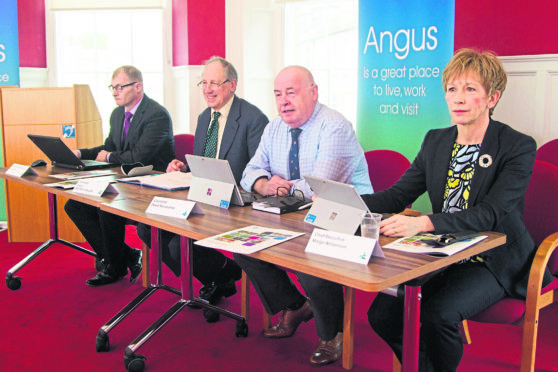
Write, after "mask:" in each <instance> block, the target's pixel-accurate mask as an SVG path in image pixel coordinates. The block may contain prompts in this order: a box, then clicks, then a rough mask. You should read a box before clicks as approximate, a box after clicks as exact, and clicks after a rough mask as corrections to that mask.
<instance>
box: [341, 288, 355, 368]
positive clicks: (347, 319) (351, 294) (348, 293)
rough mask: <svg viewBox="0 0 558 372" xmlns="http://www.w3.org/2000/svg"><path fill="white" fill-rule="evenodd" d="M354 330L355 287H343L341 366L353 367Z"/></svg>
mask: <svg viewBox="0 0 558 372" xmlns="http://www.w3.org/2000/svg"><path fill="white" fill-rule="evenodd" d="M354 330H355V289H354V288H351V287H345V315H344V320H343V368H345V369H351V368H353V353H354Z"/></svg>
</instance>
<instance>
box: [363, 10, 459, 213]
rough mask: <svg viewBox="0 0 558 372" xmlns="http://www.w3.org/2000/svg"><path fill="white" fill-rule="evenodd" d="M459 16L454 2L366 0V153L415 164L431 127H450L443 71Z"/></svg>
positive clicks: (450, 50)
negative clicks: (390, 153) (383, 152)
mask: <svg viewBox="0 0 558 372" xmlns="http://www.w3.org/2000/svg"><path fill="white" fill-rule="evenodd" d="M454 13H455V2H454V0H405V1H386V0H360V2H359V42H358V45H359V47H358V48H359V50H358V53H359V56H358V58H359V61H358V107H357V137H358V139H359V141H360V143H361V144H362V146H363V148H364V150H365V151H366V150H374V149H390V150H395V151H398V152H400V153H402V154H404V155H405V156H406V157H407V158H408V159H409V160H410V161H413V159H414V158H415V156H416V154H417V152H418V150H419V148H420V144H421V142H422V139H423V138H424V135H425V134H426V132H427V131H428V129H431V128H440V127H445V126H448V125H450V120H451V119H450V116H449V113H448V109H447V105H446V103H445V100H444V92H443V90H442V71H443V69H444V67H445V65H446V64H447V63H448V61H449V60H450V59H451V56H452V55H453V35H454V18H455V17H454ZM413 207H414V208H416V206H415V205H413ZM427 208H428V207H427ZM418 209H420V210H422V208H418Z"/></svg>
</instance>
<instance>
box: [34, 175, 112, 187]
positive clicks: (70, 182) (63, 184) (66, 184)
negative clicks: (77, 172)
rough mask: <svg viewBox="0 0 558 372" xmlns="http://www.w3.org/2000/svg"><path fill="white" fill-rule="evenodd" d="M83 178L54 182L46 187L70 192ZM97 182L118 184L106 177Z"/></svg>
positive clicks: (46, 184) (97, 178)
mask: <svg viewBox="0 0 558 372" xmlns="http://www.w3.org/2000/svg"><path fill="white" fill-rule="evenodd" d="M82 179H83V178H76V179H68V180H66V181H60V182H54V183H45V186H48V187H55V188H57V189H63V190H69V189H73V188H74V187H75V186H76V185H77V183H78V182H79V181H80V180H82ZM95 180H96V181H99V182H102V181H109V182H111V183H114V182H116V180H115V179H114V178H113V177H112V176H105V177H95Z"/></svg>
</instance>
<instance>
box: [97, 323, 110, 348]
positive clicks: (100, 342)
mask: <svg viewBox="0 0 558 372" xmlns="http://www.w3.org/2000/svg"><path fill="white" fill-rule="evenodd" d="M95 349H96V350H97V352H98V353H100V352H103V351H109V350H110V340H109V336H108V335H107V334H106V332H105V331H103V330H102V329H99V333H98V334H97V340H96V342H95Z"/></svg>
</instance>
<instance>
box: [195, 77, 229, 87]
mask: <svg viewBox="0 0 558 372" xmlns="http://www.w3.org/2000/svg"><path fill="white" fill-rule="evenodd" d="M228 82H230V80H229V79H227V80H225V81H223V82H222V83H208V82H207V81H205V80H202V81H200V82H199V83H198V88H200V89H206V88H209V89H217V88H219V87H220V86H221V85H223V84H225V83H228Z"/></svg>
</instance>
